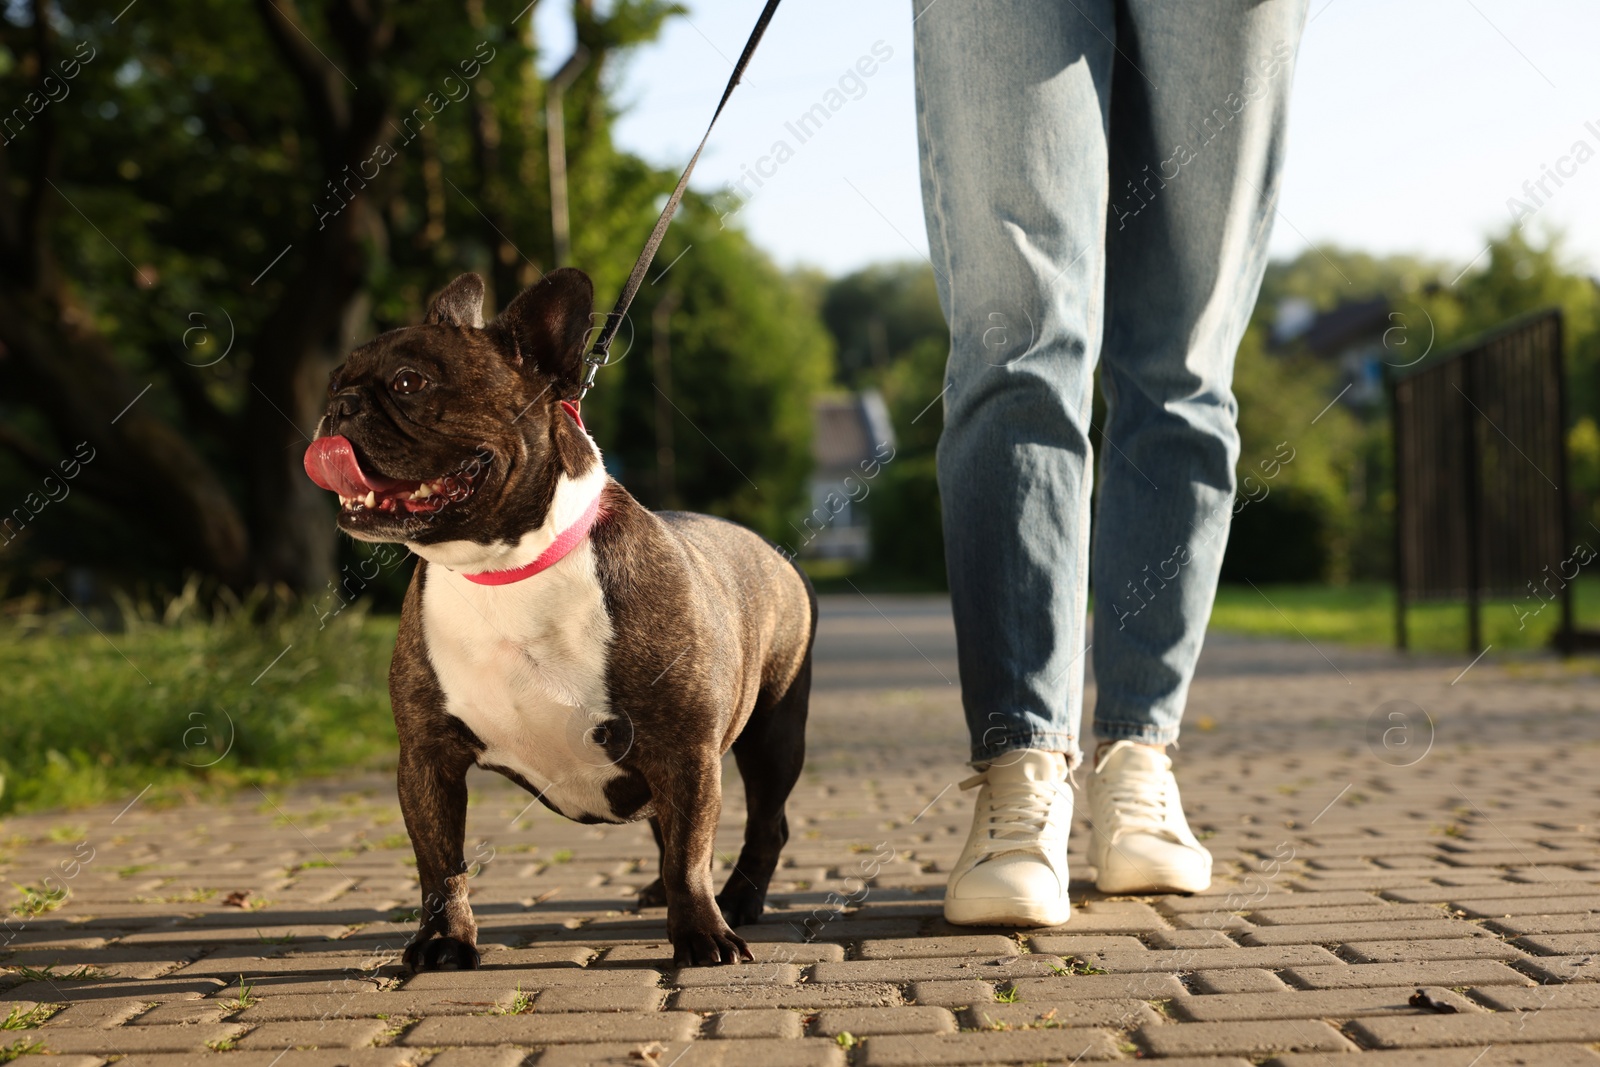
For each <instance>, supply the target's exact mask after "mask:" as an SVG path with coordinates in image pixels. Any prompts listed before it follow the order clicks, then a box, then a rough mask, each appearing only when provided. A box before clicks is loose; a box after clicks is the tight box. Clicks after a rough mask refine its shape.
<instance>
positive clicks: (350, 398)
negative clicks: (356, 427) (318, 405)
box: [332, 390, 361, 419]
mask: <svg viewBox="0 0 1600 1067" xmlns="http://www.w3.org/2000/svg"><path fill="white" fill-rule="evenodd" d="M332 407H333V413H334V414H335V415H336V416H338V417H339V418H341V419H348V418H350V417H351V416H352V415H355V414H356V413H357V412H359V411H360V410H361V394H360V393H358V392H355V391H354V390H350V391H347V392H343V393H340V394H339V395H338V396H336V397H334V398H333V405H332Z"/></svg>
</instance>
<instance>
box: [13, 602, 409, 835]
mask: <svg viewBox="0 0 1600 1067" xmlns="http://www.w3.org/2000/svg"><path fill="white" fill-rule="evenodd" d="M267 608H268V606H267V605H265V604H264V603H262V602H259V601H257V602H252V603H247V604H243V605H239V606H237V607H236V608H235V609H233V610H231V611H224V612H221V613H219V614H218V615H217V616H215V617H212V618H209V619H203V618H200V617H198V616H197V614H196V612H195V610H194V608H193V604H192V597H190V598H180V599H179V600H177V601H174V602H173V604H172V605H171V606H169V607H168V609H167V610H166V611H165V612H163V613H162V615H161V616H160V617H158V616H157V614H156V612H155V611H154V610H153V609H149V608H136V607H132V606H126V607H124V608H123V609H122V610H121V611H120V613H117V614H114V615H112V616H108V617H98V618H96V621H95V625H97V626H98V627H99V629H100V630H101V631H103V633H100V632H96V630H95V629H94V628H92V627H91V626H90V625H89V624H88V623H87V622H86V621H85V620H84V619H82V618H80V617H79V616H78V615H77V613H76V612H70V611H67V612H61V613H54V614H48V615H41V614H32V615H28V614H18V613H17V611H16V610H15V608H13V609H12V610H11V612H10V613H9V614H8V615H7V617H6V618H4V619H3V620H0V706H3V707H4V708H6V712H5V714H4V715H0V815H4V814H6V813H8V812H13V811H31V810H39V809H44V808H74V807H83V806H86V805H90V804H97V803H103V802H121V803H126V802H127V801H128V800H129V799H131V798H133V797H134V796H136V795H137V794H138V793H139V792H140V790H142V789H144V788H145V786H147V785H152V786H153V787H154V788H153V789H152V790H151V792H150V793H149V794H147V795H146V796H145V798H144V803H146V804H149V803H152V802H160V800H161V799H162V798H166V799H169V800H170V799H173V798H182V797H192V796H195V795H209V794H212V793H214V792H217V791H220V790H221V789H225V788H227V787H231V786H237V785H244V784H252V783H254V784H257V785H272V784H276V783H280V782H283V781H287V780H288V779H291V778H295V777H300V776H304V775H310V774H325V773H332V772H335V771H340V770H345V769H348V768H350V767H352V766H382V765H387V764H389V763H390V762H391V761H392V760H393V758H394V753H395V752H396V749H397V745H396V741H395V732H394V722H393V719H392V718H391V716H390V712H389V698H388V687H387V684H386V677H387V674H388V667H389V657H390V653H391V651H392V649H393V646H394V635H395V627H396V625H397V620H396V619H395V618H394V617H386V618H372V617H368V616H367V615H366V614H365V613H364V612H363V611H361V610H359V609H358V608H357V607H351V608H349V609H346V610H345V611H343V612H341V613H340V614H339V615H337V616H335V617H333V618H330V619H328V620H327V622H326V625H323V624H322V623H321V622H320V621H319V619H318V618H317V616H316V615H315V614H314V613H313V611H312V610H311V608H309V607H306V606H301V607H299V608H294V609H290V608H282V609H279V610H277V611H269V610H267ZM91 614H93V613H91ZM263 616H266V621H264V622H263V621H259V620H260V619H261V618H262V617H263ZM79 830H80V828H79V827H76V826H62V827H60V828H58V832H53V833H52V835H51V836H52V837H53V838H54V837H58V836H59V837H61V838H63V839H66V838H72V839H76V837H75V836H74V835H75V834H77V833H78V831H79Z"/></svg>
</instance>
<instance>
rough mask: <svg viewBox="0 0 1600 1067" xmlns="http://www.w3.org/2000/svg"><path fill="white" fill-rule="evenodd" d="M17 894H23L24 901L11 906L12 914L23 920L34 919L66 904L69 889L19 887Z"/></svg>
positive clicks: (58, 887)
mask: <svg viewBox="0 0 1600 1067" xmlns="http://www.w3.org/2000/svg"><path fill="white" fill-rule="evenodd" d="M16 889H17V892H18V893H20V894H22V899H20V900H18V901H17V902H16V903H15V904H13V905H11V914H13V915H16V916H18V917H20V918H23V919H32V918H35V917H37V916H40V915H43V914H44V913H45V912H47V911H55V910H56V909H57V908H59V907H61V905H62V904H64V903H66V899H67V887H66V886H57V887H55V888H54V889H46V888H42V887H39V888H36V887H34V886H31V885H19V886H17V887H16Z"/></svg>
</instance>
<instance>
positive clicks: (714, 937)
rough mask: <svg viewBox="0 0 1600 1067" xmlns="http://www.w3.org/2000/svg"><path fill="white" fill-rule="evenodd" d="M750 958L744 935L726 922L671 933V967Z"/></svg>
mask: <svg viewBox="0 0 1600 1067" xmlns="http://www.w3.org/2000/svg"><path fill="white" fill-rule="evenodd" d="M741 959H745V960H753V959H755V957H754V956H752V955H751V954H750V946H749V945H747V944H745V942H744V938H742V937H740V936H739V935H738V934H736V933H734V932H733V931H732V930H730V929H728V927H727V924H725V923H723V922H721V921H720V920H719V921H718V922H717V924H716V926H714V927H713V926H709V925H708V926H706V927H703V928H700V929H691V930H686V931H682V932H680V933H676V934H673V935H672V963H673V966H675V967H715V966H717V965H718V964H723V963H738V962H739V961H740V960H741Z"/></svg>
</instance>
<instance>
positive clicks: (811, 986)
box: [668, 982, 902, 1011]
mask: <svg viewBox="0 0 1600 1067" xmlns="http://www.w3.org/2000/svg"><path fill="white" fill-rule="evenodd" d="M668 1003H669V1005H670V1006H672V1007H673V1008H676V1009H678V1010H680V1011H734V1010H736V1009H739V1008H819V1009H820V1008H849V1007H869V1006H879V1007H889V1006H892V1005H895V1004H900V1003H902V1000H901V997H900V987H899V986H897V985H891V984H889V983H887V982H830V983H828V984H826V985H823V984H820V983H802V984H800V985H794V986H754V985H753V986H702V987H700V988H697V989H684V990H681V991H679V992H677V993H674V994H673V995H672V998H671V999H670V1000H669V1001H668Z"/></svg>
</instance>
